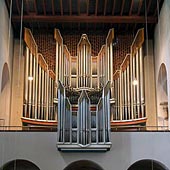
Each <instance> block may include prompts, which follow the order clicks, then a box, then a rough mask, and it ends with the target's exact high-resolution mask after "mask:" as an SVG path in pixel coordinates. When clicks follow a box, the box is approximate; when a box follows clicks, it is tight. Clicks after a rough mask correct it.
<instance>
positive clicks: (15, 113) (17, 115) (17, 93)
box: [10, 39, 24, 126]
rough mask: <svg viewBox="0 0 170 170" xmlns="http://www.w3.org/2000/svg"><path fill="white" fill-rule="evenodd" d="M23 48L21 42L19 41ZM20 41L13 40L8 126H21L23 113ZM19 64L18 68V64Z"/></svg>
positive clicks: (22, 65) (22, 70)
mask: <svg viewBox="0 0 170 170" xmlns="http://www.w3.org/2000/svg"><path fill="white" fill-rule="evenodd" d="M21 45H22V49H23V42H22V43H21ZM21 54H22V55H21V56H20V41H19V40H18V39H15V40H14V54H13V77H12V93H11V97H12V101H11V119H10V126H22V121H21V117H22V114H23V98H24V97H23V94H24V56H23V52H21ZM19 64H20V69H19V68H18V65H19Z"/></svg>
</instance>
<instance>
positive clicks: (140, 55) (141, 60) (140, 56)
mask: <svg viewBox="0 0 170 170" xmlns="http://www.w3.org/2000/svg"><path fill="white" fill-rule="evenodd" d="M139 61H140V85H141V88H140V94H141V99H140V100H141V105H142V106H141V112H142V117H144V116H145V114H144V103H145V100H144V80H143V79H144V77H143V54H142V47H141V48H140V49H139Z"/></svg>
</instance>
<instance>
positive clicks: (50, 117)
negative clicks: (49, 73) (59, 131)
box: [48, 77, 52, 120]
mask: <svg viewBox="0 0 170 170" xmlns="http://www.w3.org/2000/svg"><path fill="white" fill-rule="evenodd" d="M48 81H49V83H48V106H49V107H48V117H49V119H50V120H52V115H51V102H52V101H51V77H49V80H48Z"/></svg>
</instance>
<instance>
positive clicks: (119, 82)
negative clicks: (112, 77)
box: [117, 76, 122, 120]
mask: <svg viewBox="0 0 170 170" xmlns="http://www.w3.org/2000/svg"><path fill="white" fill-rule="evenodd" d="M120 77H121V76H120ZM120 77H119V78H118V80H117V81H118V83H117V86H118V96H117V101H118V102H117V103H118V105H117V106H118V115H119V119H120V120H122V109H121V104H120V103H121V102H120V101H121V98H120V97H121V90H120V84H121V81H120Z"/></svg>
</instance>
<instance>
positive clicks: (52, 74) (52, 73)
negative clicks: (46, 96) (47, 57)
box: [49, 70, 55, 80]
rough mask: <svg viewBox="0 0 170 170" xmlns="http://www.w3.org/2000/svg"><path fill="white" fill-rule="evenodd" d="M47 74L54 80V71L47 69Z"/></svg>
mask: <svg viewBox="0 0 170 170" xmlns="http://www.w3.org/2000/svg"><path fill="white" fill-rule="evenodd" d="M49 76H50V77H51V78H52V79H53V80H55V73H54V72H53V70H49Z"/></svg>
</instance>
